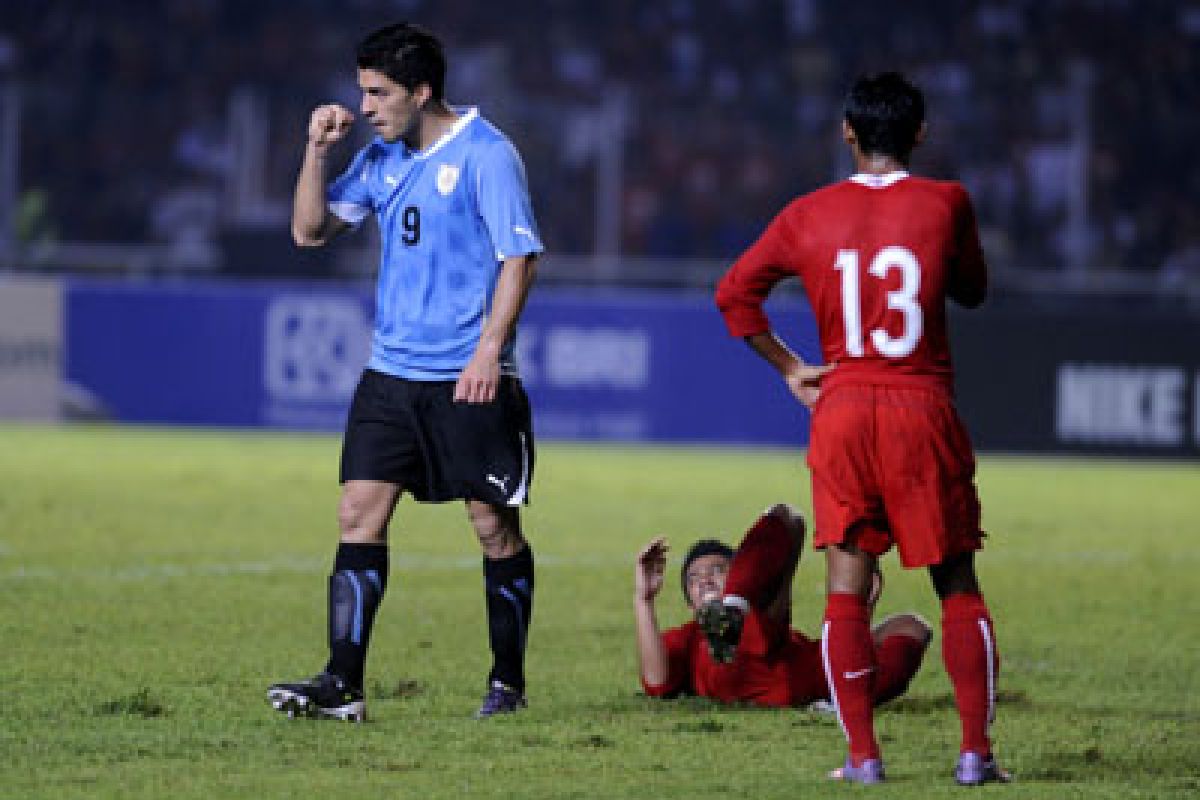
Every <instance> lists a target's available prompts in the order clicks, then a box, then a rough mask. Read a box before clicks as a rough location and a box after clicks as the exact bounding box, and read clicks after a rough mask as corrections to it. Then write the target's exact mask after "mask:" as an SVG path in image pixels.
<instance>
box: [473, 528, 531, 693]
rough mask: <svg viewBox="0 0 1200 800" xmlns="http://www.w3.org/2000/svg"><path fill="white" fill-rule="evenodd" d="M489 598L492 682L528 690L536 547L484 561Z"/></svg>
mask: <svg viewBox="0 0 1200 800" xmlns="http://www.w3.org/2000/svg"><path fill="white" fill-rule="evenodd" d="M483 584H484V593H485V596H486V597H487V616H488V642H489V643H490V644H491V646H492V671H491V673H490V674H489V675H488V679H489V681H499V682H500V683H503V684H504V685H505V686H508V687H510V688H512V689H516V690H517V691H518V692H523V691H525V638H526V636H527V635H528V633H529V617H530V615H531V614H532V613H533V550H532V549H531V548H530V547H529V545H528V544H526V545H525V549H524V550H522V551H521V552H519V553H517V554H516V555H515V556H509V557H508V558H500V559H494V560H493V559H490V558H485V559H484V560H483Z"/></svg>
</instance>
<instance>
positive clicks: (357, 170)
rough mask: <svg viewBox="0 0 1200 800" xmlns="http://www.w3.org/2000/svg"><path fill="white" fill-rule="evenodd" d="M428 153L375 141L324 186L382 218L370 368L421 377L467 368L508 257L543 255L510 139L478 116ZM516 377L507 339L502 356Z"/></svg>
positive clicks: (449, 375)
mask: <svg viewBox="0 0 1200 800" xmlns="http://www.w3.org/2000/svg"><path fill="white" fill-rule="evenodd" d="M459 113H460V114H461V116H460V117H459V118H458V121H457V122H455V123H454V126H453V127H452V128H451V129H450V130H449V131H448V132H447V133H446V134H445V135H444V136H443V137H442V138H441V139H439V140H438V141H437V142H435V143H434V144H432V145H430V146H429V147H428V148H426V149H425V150H421V151H416V150H410V149H409V148H408V146H407V145H405V144H404V142H403V141H399V142H395V143H392V144H389V143H387V142H385V141H383V140H382V139H379V138H376V139H375V140H374V141H373V142H371V143H370V144H368V145H367V146H366V147H364V148H363V149H362V150H360V151H359V152H358V154H357V155H356V156H355V157H354V160H353V161H352V162H351V163H350V166H349V167H348V168H347V169H346V171H345V172H344V173H342V175H341V176H340V177H338V178H337V179H336V180H335V181H333V183H332V184H330V186H329V190H328V193H327V198H328V201H329V210H330V211H331V212H332V213H333V214H335V215H336V216H337V217H339V218H340V219H342V220H345V221H346V222H348V223H350V224H351V225H355V226H357V225H358V224H359V223H360V222H362V220H363V219H364V218H365V217H366V216H367V215H368V214H370V213H374V214H375V215H376V218H377V219H378V221H379V232H380V240H381V242H382V249H383V252H382V255H381V258H380V262H379V285H378V289H377V291H376V296H375V335H374V338H373V341H372V344H371V360H370V362H369V363H368V367H370V368H371V369H374V370H379V371H380V372H384V373H387V374H389V375H395V376H397V377H401V378H408V379H410V380H418V381H438V380H454V379H456V378H457V377H458V374H459V373H460V372H461V371H462V369H463V368H464V367H465V366H466V365H467V362H468V361H469V360H470V358H471V355H472V354H473V353H474V352H475V347H476V345H477V344H478V342H479V336H480V333H481V331H482V329H483V323H484V319H485V318H486V316H487V314H488V311H489V309H490V307H491V302H492V294H493V292H494V291H495V288H496V280H497V278H498V277H499V274H500V263H501V261H503V259H505V258H510V257H513V256H522V255H529V254H532V253H540V252H542V249H543V248H542V242H541V239H540V237H539V236H538V230H537V224H536V223H535V222H534V219H533V209H532V207H531V205H530V202H529V189H528V187H527V186H526V183H525V167H524V165H523V164H522V163H521V157H520V156H519V155H518V154H517V151H516V149H515V148H514V147H513V146H512V143H511V142H509V141H508V139H507V138H506V137H505V136H504V134H502V133H501V132H500V131H499V130H498V129H497V128H496V127H495V126H493V125H492V124H491V123H490V122H488V121H487V120H485V119H484V118H483V117H481V116H479V112H478V110H477V109H474V108H470V109H462V110H459ZM500 368H501V370H502V371H503V373H504V374H506V375H515V374H516V364H515V363H514V361H513V342H512V340H511V339H510V341H508V342H506V343H505V345H504V349H503V352H502V355H501V359H500Z"/></svg>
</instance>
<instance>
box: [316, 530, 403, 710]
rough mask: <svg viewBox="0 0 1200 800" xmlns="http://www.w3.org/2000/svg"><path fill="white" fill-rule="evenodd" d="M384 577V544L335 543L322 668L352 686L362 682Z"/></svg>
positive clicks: (384, 582) (383, 587)
mask: <svg viewBox="0 0 1200 800" xmlns="http://www.w3.org/2000/svg"><path fill="white" fill-rule="evenodd" d="M387 578H388V548H387V545H378V544H352V543H349V542H342V543H341V544H339V545H338V550H337V558H336V559H335V560H334V562H333V574H332V575H330V576H329V664H328V665H326V667H325V671H326V672H328V673H331V674H333V675H337V676H338V677H339V678H341V679H342V680H343V681H345V682H346V683H347V684H349V685H350V686H351V687H353V688H355V689H361V688H362V685H363V669H364V667H365V666H366V662H367V645H368V643H369V642H370V639H371V626H372V624H373V623H374V622H375V611H376V610H377V609H378V608H379V602H380V601H381V600H382V599H383V591H384V589H386V588H387Z"/></svg>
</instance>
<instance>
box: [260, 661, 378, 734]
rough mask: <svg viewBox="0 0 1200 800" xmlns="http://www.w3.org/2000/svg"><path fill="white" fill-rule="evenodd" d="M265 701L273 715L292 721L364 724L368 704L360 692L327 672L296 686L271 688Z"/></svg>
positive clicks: (285, 684) (280, 684) (281, 685)
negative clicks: (272, 709)
mask: <svg viewBox="0 0 1200 800" xmlns="http://www.w3.org/2000/svg"><path fill="white" fill-rule="evenodd" d="M267 699H268V700H270V701H271V705H272V706H274V708H275V710H276V711H279V712H281V713H284V714H287V715H288V717H291V718H294V717H308V718H310V719H340V720H344V721H346V722H366V720H367V703H366V700H365V699H364V698H363V693H362V691H361V690H360V689H354V688H351V687H349V686H347V685H346V682H345V681H343V680H342V679H341V678H339V677H337V676H336V675H330V674H329V673H328V672H321V673H318V674H317V675H315V676H314V677H312V678H310V679H309V680H306V681H300V682H299V683H276V684H272V685H271V687H270V688H269V689H267Z"/></svg>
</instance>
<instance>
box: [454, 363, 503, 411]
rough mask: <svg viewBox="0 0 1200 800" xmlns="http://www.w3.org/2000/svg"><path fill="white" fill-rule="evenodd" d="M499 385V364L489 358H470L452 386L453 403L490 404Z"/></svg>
mask: <svg viewBox="0 0 1200 800" xmlns="http://www.w3.org/2000/svg"><path fill="white" fill-rule="evenodd" d="M499 385H500V364H499V363H497V362H496V361H493V360H491V359H489V358H480V357H478V356H477V357H475V358H472V359H471V360H470V361H469V362H467V366H466V368H465V369H464V370H463V371H462V374H461V375H459V376H458V381H456V382H455V384H454V402H456V403H490V402H492V401H493V400H495V399H496V387H497V386H499Z"/></svg>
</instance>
